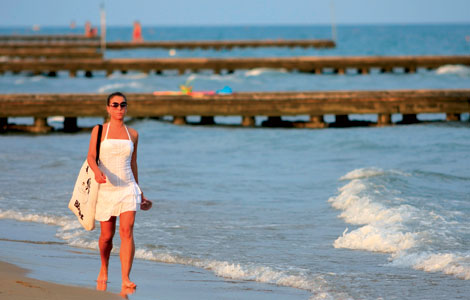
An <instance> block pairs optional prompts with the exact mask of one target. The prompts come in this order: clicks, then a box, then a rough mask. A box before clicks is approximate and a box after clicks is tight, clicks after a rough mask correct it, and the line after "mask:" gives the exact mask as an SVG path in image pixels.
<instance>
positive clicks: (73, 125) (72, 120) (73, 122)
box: [64, 117, 78, 132]
mask: <svg viewBox="0 0 470 300" xmlns="http://www.w3.org/2000/svg"><path fill="white" fill-rule="evenodd" d="M64 131H65V132H77V131H78V126H77V118H76V117H65V118H64Z"/></svg>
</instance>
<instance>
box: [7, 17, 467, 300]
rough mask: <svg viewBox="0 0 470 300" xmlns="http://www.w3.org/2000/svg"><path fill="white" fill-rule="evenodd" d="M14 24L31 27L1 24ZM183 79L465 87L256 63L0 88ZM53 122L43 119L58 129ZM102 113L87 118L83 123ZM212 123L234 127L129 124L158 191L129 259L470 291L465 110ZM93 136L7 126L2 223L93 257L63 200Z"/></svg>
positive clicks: (454, 39) (292, 31)
mask: <svg viewBox="0 0 470 300" xmlns="http://www.w3.org/2000/svg"><path fill="white" fill-rule="evenodd" d="M66 31H67V29H66V28H62V29H45V30H44V33H54V32H66ZM12 32H23V33H24V32H27V30H26V29H24V28H4V29H2V33H12ZM108 33H109V35H108V38H109V39H110V40H127V39H128V38H129V37H130V34H131V29H130V28H112V27H111V28H109V29H108ZM469 34H470V25H406V26H405V25H389V26H382V25H381V26H373V25H369V26H340V27H339V28H338V41H337V43H338V47H337V48H336V49H328V50H326V49H323V50H318V49H282V48H273V49H271V48H262V49H245V50H240V49H236V50H233V51H221V52H216V51H211V50H209V51H203V50H194V51H190V50H177V51H176V56H177V57H190V56H199V57H203V56H222V57H229V56H259V57H264V56H293V55H335V56H339V55H431V54H433V55H434V54H435V55H452V54H459V55H467V54H469V53H470V43H469V42H467V41H466V39H465V37H466V36H468V35H469ZM329 36H330V29H329V28H328V27H322V26H303V27H302V26H284V27H248V26H247V27H206V28H202V29H195V28H190V27H175V28H169V27H163V28H160V27H152V28H150V27H149V28H144V38H147V39H169V40H170V39H172V40H183V39H187V40H188V39H254V38H257V39H262V38H263V39H267V38H273V39H276V38H286V39H287V38H292V39H296V38H329ZM107 56H108V57H149V56H153V57H169V56H170V53H169V52H168V50H155V49H153V50H152V49H147V50H138V51H127V50H126V51H113V52H109V53H107ZM188 79H190V80H191V85H193V87H194V89H195V90H211V89H212V90H214V89H219V88H222V87H223V86H230V87H231V88H232V89H233V90H234V91H235V92H237V91H283V90H290V91H303V90H309V91H315V90H373V89H421V88H423V89H424V88H445V89H453V88H468V87H469V83H470V70H469V68H467V67H464V66H444V67H441V68H439V69H437V70H432V71H427V70H426V71H425V70H419V72H417V73H416V74H399V73H395V74H379V73H378V72H372V74H370V75H356V74H347V75H344V76H339V75H321V76H319V75H311V74H302V73H287V72H286V71H284V70H269V69H255V70H247V71H236V72H235V73H234V74H230V75H213V74H211V73H210V72H205V73H204V72H203V73H202V74H196V75H191V74H185V75H182V76H179V75H177V74H176V73H171V72H168V73H164V74H163V75H161V76H156V75H144V74H140V73H135V72H134V73H133V72H130V73H128V74H125V75H123V74H118V73H115V74H113V76H111V77H110V78H107V77H106V76H105V74H104V73H103V74H101V73H98V74H96V76H94V77H93V78H92V79H89V78H84V77H80V76H79V77H77V78H69V77H68V74H67V73H61V72H60V73H59V76H58V77H57V78H47V77H43V76H25V75H11V74H6V75H4V76H1V77H0V91H1V93H69V92H82V93H97V92H99V93H109V92H112V91H115V90H120V91H123V92H152V91H155V90H177V89H178V85H179V84H182V83H184V82H186V81H187V80H188ZM129 101H130V105H132V99H130V100H129ZM302 117H304V118H305V116H298V118H302ZM292 118H294V117H292ZM352 118H354V119H372V120H373V119H374V118H376V117H375V116H362V115H354V116H352ZM394 118H395V119H399V118H400V116H394ZM418 118H420V119H422V120H429V119H432V120H443V119H445V115H443V114H433V115H418ZM192 119H194V120H197V117H192ZM262 119H263V118H258V119H257V123H258V124H259V123H260V121H261V120H262ZM55 120H56V119H55V118H50V119H49V121H50V124H51V125H53V126H55V127H57V128H60V127H61V126H62V125H61V123H60V122H57V121H55ZM12 121H15V122H26V123H27V122H31V120H30V119H27V118H17V119H11V120H10V122H12ZM101 121H102V120H100V119H96V118H83V119H79V125H82V126H91V125H93V124H96V123H98V122H101ZM216 121H217V122H218V123H224V124H229V126H206V127H203V126H174V125H172V124H170V123H167V122H161V121H156V120H146V119H144V120H129V122H128V125H129V126H131V127H133V128H135V129H137V130H138V131H139V134H140V142H139V155H138V163H139V179H140V184H141V188H142V190H143V192H144V193H145V195H146V196H147V197H148V198H149V199H151V200H153V201H154V207H153V208H152V210H150V211H148V212H139V213H138V215H137V221H136V228H135V240H136V257H137V259H139V260H141V261H144V262H146V263H148V264H149V265H151V264H153V263H155V262H166V263H176V264H183V265H189V266H193V267H197V268H202V269H205V270H208V271H210V272H213V273H214V274H215V275H217V276H220V277H223V278H227V279H237V280H250V281H258V282H263V283H268V284H273V285H280V286H285V287H292V288H296V289H303V290H307V291H310V293H311V296H310V297H311V298H312V299H466V298H467V299H468V295H469V294H470V285H469V280H470V250H469V249H470V248H469V243H470V221H469V216H470V171H469V167H470V163H469V159H470V151H469V147H470V130H469V129H470V124H469V122H468V114H464V115H463V121H461V122H430V123H423V124H415V125H408V126H391V127H383V128H360V127H358V128H345V129H338V128H336V129H322V130H306V129H302V130H300V129H266V128H241V127H237V126H230V124H238V123H239V122H240V118H239V117H217V118H216ZM88 142H89V133H77V134H63V133H53V134H49V135H27V134H4V135H1V136H0V146H1V151H0V191H1V192H0V218H1V219H10V220H16V221H18V222H35V223H41V224H48V225H50V226H51V228H54V230H55V234H56V237H57V238H58V240H60V241H62V242H64V243H66V244H68V245H70V246H72V247H77V248H87V249H91V250H92V251H97V249H98V244H97V238H98V232H97V231H94V232H85V231H84V230H82V229H81V228H80V226H79V224H78V222H76V221H75V220H74V217H73V216H72V215H71V213H70V212H69V211H68V208H67V202H68V200H69V198H70V196H71V191H72V189H73V184H74V182H75V178H76V176H77V173H78V170H79V168H80V166H81V163H82V162H83V160H84V159H85V157H86V152H87V149H88ZM117 246H118V245H117ZM117 248H118V247H117Z"/></svg>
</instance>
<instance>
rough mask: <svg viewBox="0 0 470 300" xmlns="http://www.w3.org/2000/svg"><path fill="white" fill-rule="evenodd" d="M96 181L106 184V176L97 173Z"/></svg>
mask: <svg viewBox="0 0 470 300" xmlns="http://www.w3.org/2000/svg"><path fill="white" fill-rule="evenodd" d="M95 180H96V182H98V183H106V176H105V175H104V173H103V172H101V171H99V172H97V173H95Z"/></svg>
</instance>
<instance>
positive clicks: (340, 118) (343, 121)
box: [335, 115, 349, 125]
mask: <svg viewBox="0 0 470 300" xmlns="http://www.w3.org/2000/svg"><path fill="white" fill-rule="evenodd" d="M335 123H336V124H338V125H347V124H348V123H349V116H348V115H336V116H335Z"/></svg>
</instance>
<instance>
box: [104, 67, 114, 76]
mask: <svg viewBox="0 0 470 300" xmlns="http://www.w3.org/2000/svg"><path fill="white" fill-rule="evenodd" d="M113 72H114V70H109V69H108V70H106V77H111V75H113Z"/></svg>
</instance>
